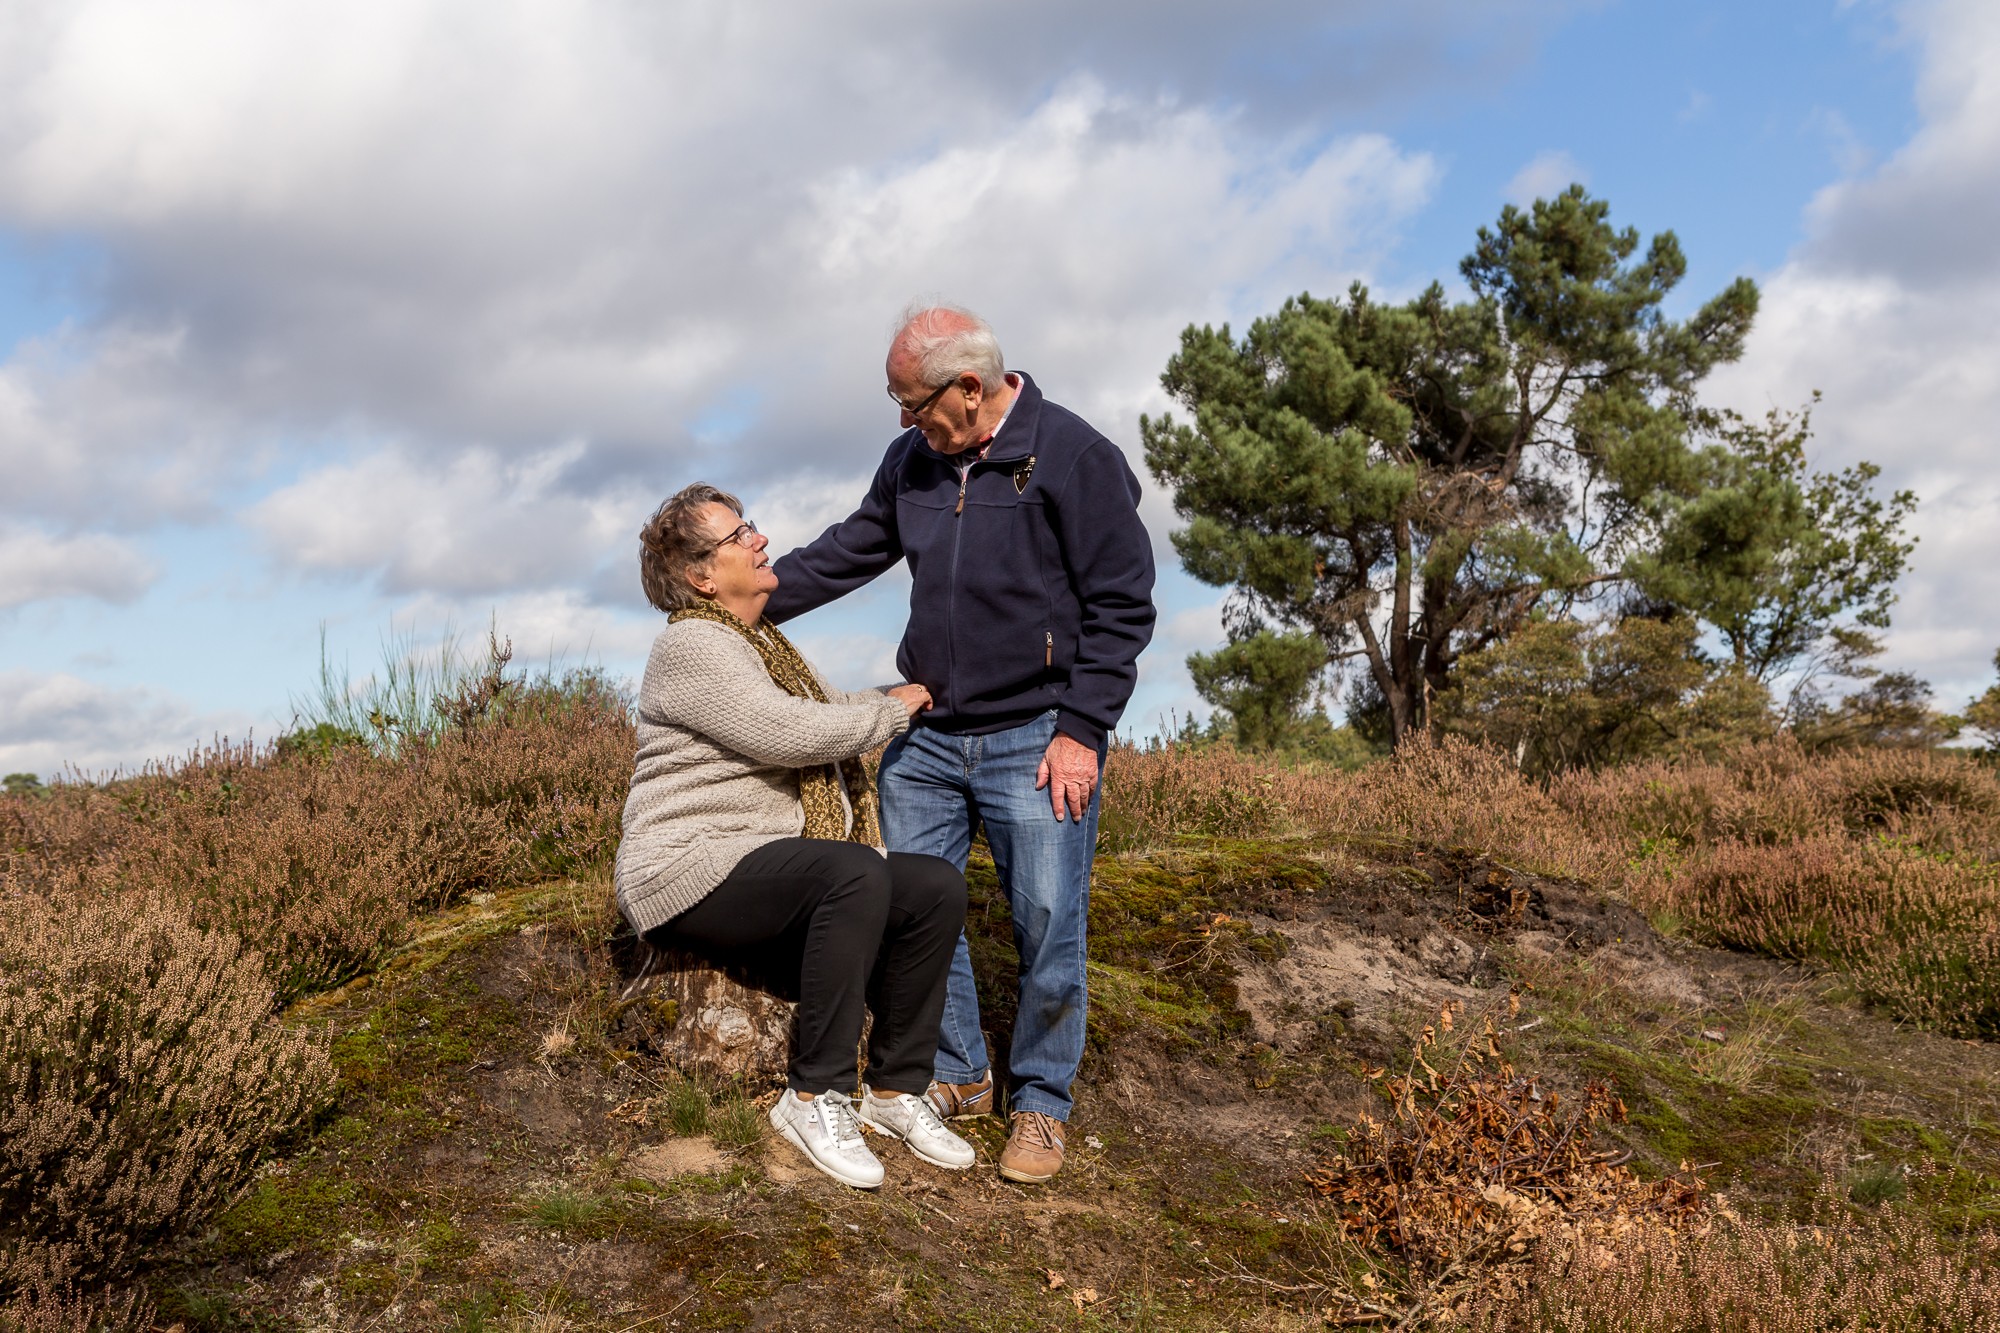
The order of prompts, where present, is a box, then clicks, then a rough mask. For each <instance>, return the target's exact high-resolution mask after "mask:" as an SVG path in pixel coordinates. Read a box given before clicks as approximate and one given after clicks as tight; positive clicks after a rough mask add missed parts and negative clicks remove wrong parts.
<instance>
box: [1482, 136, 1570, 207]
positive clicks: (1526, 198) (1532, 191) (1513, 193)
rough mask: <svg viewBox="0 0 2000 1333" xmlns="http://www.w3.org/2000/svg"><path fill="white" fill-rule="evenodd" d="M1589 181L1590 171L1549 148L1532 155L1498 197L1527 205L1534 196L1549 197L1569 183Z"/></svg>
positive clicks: (1523, 205) (1554, 149) (1562, 153)
mask: <svg viewBox="0 0 2000 1333" xmlns="http://www.w3.org/2000/svg"><path fill="white" fill-rule="evenodd" d="M1588 184H1590V173H1589V172H1587V171H1585V170H1584V169H1583V168H1582V167H1581V166H1580V165H1578V163H1577V160H1576V159H1575V158H1573V157H1571V156H1570V155H1569V154H1568V153H1567V152H1564V151H1562V150H1561V149H1556V148H1550V149H1545V150H1543V151H1542V152H1539V153H1537V154H1535V155H1534V156H1533V157H1532V158H1530V159H1528V162H1527V164H1526V165H1525V166H1523V167H1522V168H1521V169H1520V170H1519V171H1517V172H1515V173H1514V178H1513V179H1512V180H1510V181H1508V182H1507V188H1506V189H1505V190H1504V191H1502V192H1501V197H1502V198H1504V199H1505V200H1506V201H1507V202H1508V203H1510V204H1518V205H1519V206H1521V207H1522V208H1526V207H1527V206H1528V205H1529V204H1532V203H1534V202H1535V200H1537V199H1550V198H1553V197H1555V196H1556V195H1559V194H1561V193H1562V192H1563V191H1564V190H1567V189H1568V188H1569V187H1570V186H1572V185H1588Z"/></svg>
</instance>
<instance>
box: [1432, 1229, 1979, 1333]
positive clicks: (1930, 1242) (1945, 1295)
mask: <svg viewBox="0 0 2000 1333" xmlns="http://www.w3.org/2000/svg"><path fill="white" fill-rule="evenodd" d="M1821 1214H1822V1215H1821V1218H1820V1219H1819V1221H1820V1224H1819V1225H1817V1226H1811V1227H1786V1226H1769V1225H1759V1224H1752V1223H1744V1222H1735V1221H1725V1222H1723V1223H1721V1224H1719V1225H1718V1226H1716V1227H1715V1228H1714V1229H1713V1230H1712V1231H1709V1232H1707V1233H1706V1234H1681V1235H1676V1234H1674V1233H1672V1232H1670V1231H1667V1230H1665V1229H1664V1228H1658V1227H1639V1228H1633V1229H1630V1230H1628V1231H1626V1232H1624V1233H1623V1234H1620V1235H1618V1236H1616V1237H1615V1239H1613V1240H1611V1241H1609V1242H1607V1241H1606V1240H1605V1239H1601V1238H1580V1239H1578V1240H1577V1241H1574V1242H1572V1243H1568V1244H1563V1245H1555V1246H1549V1247H1547V1248H1545V1249H1544V1250H1543V1251H1541V1252H1540V1253H1538V1254H1536V1255H1535V1256H1534V1260H1533V1263H1532V1264H1531V1266H1530V1268H1529V1271H1528V1274H1527V1279H1526V1284H1525V1285H1526V1294H1525V1296H1524V1297H1521V1298H1518V1299H1514V1300H1509V1301H1504V1302H1501V1301H1496V1302H1494V1303H1493V1304H1491V1305H1489V1306H1488V1307H1487V1308H1486V1309H1485V1310H1483V1311H1481V1312H1480V1313H1479V1314H1478V1315H1476V1316H1475V1317H1473V1318H1471V1319H1468V1320H1467V1321H1466V1323H1467V1324H1468V1325H1469V1326H1471V1327H1474V1328H1478V1329H1481V1330H1485V1331H1486V1333H1502V1331H1503V1330H1505V1331H1507V1333H1513V1331H1514V1330H1519V1331H1520V1333H1528V1330H1534V1331H1535V1333H1543V1331H1545V1330H1547V1331H1550V1333H1821V1330H1836V1329H1840V1330H1862V1329H1867V1330H1870V1331H1871V1333H1874V1331H1876V1330H1880V1333H1931V1331H1933V1330H1945V1329H1952V1330H1957V1329H1981V1328H1993V1327H1996V1326H2000V1264H1996V1261H2000V1244H1996V1242H1995V1239H1994V1238H1993V1237H1992V1236H1991V1235H1977V1236H1974V1237H1971V1238H1968V1239H1962V1240H1947V1239H1944V1238H1941V1237H1940V1236H1939V1235H1938V1234H1937V1233H1936V1232H1935V1231H1934V1230H1932V1229H1931V1228H1928V1227H1926V1226H1924V1225H1922V1223H1921V1222H1919V1221H1916V1220H1913V1219H1910V1218H1907V1217H1904V1216H1901V1215H1898V1214H1896V1213H1893V1212H1891V1213H1887V1214H1881V1215H1874V1216H1866V1217H1860V1218H1855V1217H1851V1216H1849V1215H1848V1214H1847V1213H1846V1212H1844V1211H1842V1210H1840V1209H1839V1208H1838V1206H1837V1204H1835V1203H1833V1202H1832V1201H1830V1200H1829V1201H1825V1202H1823V1203H1822V1206H1821Z"/></svg>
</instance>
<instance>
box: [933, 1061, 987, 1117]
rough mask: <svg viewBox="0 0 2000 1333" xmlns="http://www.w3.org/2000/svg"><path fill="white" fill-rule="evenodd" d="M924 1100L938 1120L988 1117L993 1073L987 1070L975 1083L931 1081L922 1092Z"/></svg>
mask: <svg viewBox="0 0 2000 1333" xmlns="http://www.w3.org/2000/svg"><path fill="white" fill-rule="evenodd" d="M924 1100H926V1101H928V1102H929V1103H930V1104H931V1109H932V1110H933V1111H936V1112H937V1113H938V1119H940V1120H965V1119H969V1118H970V1117H972V1116H976V1115H990V1114H992V1111H993V1071H992V1070H990V1069H989V1070H987V1071H986V1073H985V1074H984V1076H982V1077H981V1078H980V1080H979V1081H978V1082H977V1083H939V1082H936V1081H935V1080H933V1081H932V1083H931V1085H930V1087H929V1088H927V1089H926V1090H925V1091H924Z"/></svg>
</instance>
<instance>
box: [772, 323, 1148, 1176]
mask: <svg viewBox="0 0 2000 1333" xmlns="http://www.w3.org/2000/svg"><path fill="white" fill-rule="evenodd" d="M888 376H889V396H890V397H891V398H893V399H894V400H895V402H896V406H897V408H898V409H899V410H900V411H901V413H902V424H903V433H902V434H901V435H899V436H897V437H896V439H895V441H894V442H893V443H892V444H890V446H889V452H888V453H887V455H885V456H884V457H883V459H882V466H881V467H880V468H878V469H877V470H876V472H875V478H874V480H873V482H872V483H871V484H870V485H869V488H868V494H867V497H866V498H865V499H863V500H862V502H861V507H860V508H859V509H857V510H855V511H854V513H853V514H852V515H850V516H849V517H848V518H847V519H846V520H845V521H843V522H841V523H837V524H835V525H834V526H833V527H831V528H828V529H827V530H826V532H825V533H823V534H822V535H821V536H820V538H819V539H818V540H817V541H815V542H813V543H812V544H811V545H810V546H806V547H802V548H801V549H799V550H797V551H794V552H792V553H791V554H790V555H787V556H785V557H784V558H783V559H781V560H779V561H778V562H777V564H776V566H775V569H776V572H777V575H778V590H777V592H776V593H774V594H773V595H772V597H771V601H770V605H769V606H768V608H767V609H766V611H765V615H766V616H768V617H769V618H770V619H772V620H774V621H784V620H787V619H790V618H791V617H793V616H797V615H800V614H802V613H804V612H806V611H810V610H812V609H813V608H814V607H817V606H823V605H825V604H826V603H827V602H830V601H832V600H833V599H834V598H836V597H839V596H841V595H843V594H845V593H848V592H851V591H853V590H854V589H856V588H858V587H860V586H861V585H862V584H864V583H867V582H868V581H869V580H870V579H872V578H874V577H875V576H876V575H878V574H880V573H882V572H883V571H884V570H886V569H888V568H890V567H891V566H892V565H894V564H895V563H896V562H897V561H898V560H901V559H905V558H907V559H908V560H909V562H910V577H911V580H912V587H911V589H910V622H909V626H908V628H907V630H906V631H905V632H904V635H903V643H902V647H901V649H900V650H899V652H898V654H897V666H898V667H899V669H900V670H901V671H902V673H903V677H904V679H906V680H909V681H913V682H917V683H919V684H922V685H924V686H925V687H926V688H928V689H929V690H930V693H931V696H932V699H933V700H934V703H933V705H932V707H931V709H930V710H929V711H928V712H926V713H923V714H920V715H919V716H918V718H917V719H916V722H918V723H920V724H921V725H913V726H912V727H911V728H910V730H909V731H908V732H907V733H906V734H904V735H903V736H900V737H898V738H897V739H896V740H895V741H894V742H893V743H892V744H891V745H890V746H889V749H888V751H887V752H886V753H885V754H884V755H883V757H882V771H881V784H880V785H881V793H882V829H883V833H884V835H885V837H886V839H887V841H888V845H889V847H890V849H891V850H894V851H899V852H919V853H926V854H929V855H932V856H941V857H943V858H944V859H946V860H948V861H951V862H953V863H954V864H956V865H957V866H958V867H959V868H960V869H963V868H964V866H965V860H966V855H967V853H968V851H969V850H970V848H971V845H972V835H973V831H974V830H975V828H977V827H980V826H984V828H985V830H986V841H987V844H988V845H989V846H990V847H991V848H992V849H993V862H994V865H995V866H996V867H997V868H998V870H999V872H1000V884H1001V888H1002V889H1003V891H1005V893H1006V895H1007V901H1008V904H1009V906H1010V907H1011V908H1012V911H1013V917H1014V942H1015V944H1016V945H1017V946H1018V947H1019V949H1020V955H1021V966H1020V978H1019V980H1020V1003H1019V1005H1018V1007H1017V1012H1016V1016H1015V1019H1014V1036H1013V1044H1012V1046H1011V1048H1010V1050H1009V1054H1008V1060H1007V1067H1008V1071H1009V1074H1010V1080H1009V1089H1008V1091H1009V1097H1008V1105H1007V1109H1008V1113H1009V1125H1010V1130H1009V1134H1008V1137H1007V1147H1006V1150H1005V1151H1004V1152H1003V1153H1002V1154H1001V1157H1000V1173H1001V1174H1002V1175H1003V1176H1006V1177H1008V1178H1009V1179H1012V1180H1019V1181H1027V1182H1031V1183H1039V1182H1041V1181H1046V1180H1048V1179H1049V1178H1050V1177H1052V1176H1054V1175H1055V1173H1056V1172H1057V1171H1058V1170H1059V1169H1060V1168H1061V1166H1062V1160H1063V1137H1064V1134H1065V1126H1066V1125H1067V1123H1068V1121H1069V1115H1070V1107H1071V1098H1070V1083H1071V1082H1072V1081H1073V1080H1074V1079H1075V1077H1076V1067H1077V1062H1078V1061H1079V1060H1081V1059H1082V1057H1083V1042H1084V999H1085V995H1084V928H1085V921H1086V915H1087V909H1088V905H1089V899H1090V863H1091V857H1092V854H1093V853H1094V851H1095V849H1096V842H1097V808H1098V778H1099V775H1100V773H1101V772H1102V769H1103V764H1104V751H1105V745H1106V742H1107V739H1108V737H1109V735H1110V733H1111V729H1112V728H1113V727H1114V726H1115V725H1117V722H1118V717H1119V714H1120V713H1121V712H1123V711H1124V708H1125V702H1126V700H1127V699H1129V698H1130V697H1131V694H1132V685H1133V682H1134V681H1135V680H1136V679H1137V676H1138V666H1137V663H1138V658H1139V653H1140V651H1141V650H1142V649H1144V648H1145V646H1146V643H1147V641H1148V640H1149V639H1150V638H1151V637H1152V633H1153V602H1152V592H1153V553H1152V545H1151V543H1150V542H1149V541H1148V540H1147V537H1146V530H1145V528H1144V527H1142V526H1141V525H1140V522H1139V510H1138V506H1139V483H1138V481H1137V480H1136V479H1135V478H1134V477H1133V475H1132V470H1131V469H1130V468H1129V467H1127V466H1126V464H1125V458H1124V455H1122V454H1121V453H1119V451H1118V448H1117V446H1115V445H1113V444H1112V443H1111V442H1110V441H1109V440H1107V439H1105V438H1104V437H1103V436H1102V435H1100V434H1098V433H1097V432H1096V431H1095V430H1093V429H1091V427H1090V426H1089V424H1088V423H1086V422H1085V421H1083V420H1082V419H1081V418H1080V417H1078V416H1076V415H1075V414H1074V413H1072V412H1068V411H1065V410H1064V409H1062V408H1060V407H1058V406H1056V405H1055V404H1054V403H1051V402H1049V401H1048V400H1047V399H1045V398H1043V397H1042V392H1041V390H1040V389H1038V388H1037V387H1036V386H1035V382H1034V381H1033V380H1032V379H1030V378H1029V377H1028V376H1027V375H1024V374H1021V373H1019V372H1010V371H1008V370H1007V368H1006V365H1005V363H1004V362H1003V360H1002V358H1001V355H1000V344H999V342H998V340H997V339H995V338H994V336H993V330H992V329H991V328H989V327H988V326H987V324H986V322H985V321H984V320H982V319H980V318H978V317H977V316H976V315H973V314H971V313H970V312H968V311H964V310H960V309H956V308H954V307H949V306H937V307H931V308H927V309H916V310H912V311H911V312H910V313H909V314H908V316H907V317H906V318H905V320H904V322H903V325H902V327H901V329H900V330H899V331H898V332H897V334H896V337H895V339H894V340H893V341H892V342H891V344H890V347H889V360H888ZM929 1096H930V1098H931V1101H932V1104H933V1105H934V1106H936V1108H937V1109H938V1112H939V1114H941V1115H943V1116H946V1117H948V1118H952V1117H961V1116H968V1115H979V1114H982V1113H985V1112H987V1111H991V1110H993V1109H994V1097H993V1076H992V1072H991V1068H990V1064H989V1061H988V1057H987V1051H986V1040H985V1037H984V1036H983V1035H982V1033H981V1030H980V1026H979V998H978V995H977V993H976V992H975V990H974V988H973V981H972V962H971V958H970V955H969V954H968V953H967V950H966V945H965V939H964V937H963V936H961V937H960V939H959V941H958V949H957V953H956V956H955V958H954V959H953V962H952V967H951V974H950V981H949V983H948V993H947V996H946V1000H945V1009H944V1018H943V1022H942V1025H941V1031H940V1034H939V1041H938V1052H937V1068H936V1080H935V1082H934V1083H933V1084H932V1086H931V1089H930V1093H929Z"/></svg>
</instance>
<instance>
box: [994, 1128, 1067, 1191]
mask: <svg viewBox="0 0 2000 1333" xmlns="http://www.w3.org/2000/svg"><path fill="white" fill-rule="evenodd" d="M1011 1123H1012V1128H1011V1130H1010V1131H1009V1132H1008V1135H1007V1146H1006V1147H1005V1148H1004V1149H1002V1150H1001V1153H1000V1174H1001V1175H1003V1176H1005V1177H1006V1178H1007V1179H1009V1180H1018V1181H1020V1182H1021V1183H1022V1184H1024V1185H1039V1184H1042V1183H1043V1182H1044V1181H1049V1180H1053V1179H1055V1174H1056V1172H1058V1171H1060V1170H1062V1164H1063V1122H1062V1121H1060V1120H1058V1119H1056V1118H1055V1117H1054V1116H1052V1115H1043V1114H1042V1113H1041V1112H1040V1111H1016V1112H1014V1114H1013V1116H1012V1117H1011Z"/></svg>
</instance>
